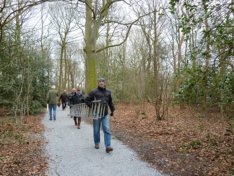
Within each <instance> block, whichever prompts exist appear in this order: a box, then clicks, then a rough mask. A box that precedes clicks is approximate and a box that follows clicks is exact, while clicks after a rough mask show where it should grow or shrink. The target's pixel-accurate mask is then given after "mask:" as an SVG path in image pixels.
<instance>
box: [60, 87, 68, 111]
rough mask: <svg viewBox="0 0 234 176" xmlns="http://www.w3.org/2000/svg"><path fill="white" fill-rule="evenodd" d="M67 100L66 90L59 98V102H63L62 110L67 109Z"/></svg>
mask: <svg viewBox="0 0 234 176" xmlns="http://www.w3.org/2000/svg"><path fill="white" fill-rule="evenodd" d="M67 100H68V96H67V90H64V91H63V93H62V94H61V95H60V97H59V101H61V102H62V110H64V109H66V106H67Z"/></svg>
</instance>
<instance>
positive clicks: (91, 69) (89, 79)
mask: <svg viewBox="0 0 234 176" xmlns="http://www.w3.org/2000/svg"><path fill="white" fill-rule="evenodd" d="M90 7H92V0H87V1H86V22H85V48H84V51H85V78H86V81H85V87H86V91H87V92H90V91H91V90H92V89H93V88H94V87H96V82H97V73H96V53H95V49H96V47H95V46H96V39H97V36H96V35H95V33H94V31H93V29H95V27H96V26H94V24H93V20H94V19H92V10H91V9H90ZM95 30H98V29H95Z"/></svg>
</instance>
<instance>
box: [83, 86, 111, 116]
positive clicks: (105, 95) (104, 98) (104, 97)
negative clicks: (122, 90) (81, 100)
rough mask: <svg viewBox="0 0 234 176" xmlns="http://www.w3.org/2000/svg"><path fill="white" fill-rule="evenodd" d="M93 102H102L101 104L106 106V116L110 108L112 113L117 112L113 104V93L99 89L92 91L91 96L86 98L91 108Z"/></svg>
mask: <svg viewBox="0 0 234 176" xmlns="http://www.w3.org/2000/svg"><path fill="white" fill-rule="evenodd" d="M93 100H101V103H102V104H103V105H104V106H105V113H104V115H107V114H108V106H109V107H110V110H111V112H114V111H115V107H114V104H113V102H112V97H111V91H110V90H108V89H106V88H102V87H98V88H96V89H94V90H92V91H91V92H90V93H89V95H88V96H87V97H86V98H85V103H86V105H87V106H89V107H91V104H92V101H93Z"/></svg>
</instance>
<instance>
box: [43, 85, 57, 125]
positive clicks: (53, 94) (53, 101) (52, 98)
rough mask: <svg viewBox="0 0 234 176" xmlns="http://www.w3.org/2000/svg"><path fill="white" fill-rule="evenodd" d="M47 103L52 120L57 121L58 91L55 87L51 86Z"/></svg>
mask: <svg viewBox="0 0 234 176" xmlns="http://www.w3.org/2000/svg"><path fill="white" fill-rule="evenodd" d="M46 102H47V104H49V115H50V120H52V119H54V120H56V108H57V103H58V91H57V90H55V85H52V86H51V89H50V90H49V91H48V93H47V96H46Z"/></svg>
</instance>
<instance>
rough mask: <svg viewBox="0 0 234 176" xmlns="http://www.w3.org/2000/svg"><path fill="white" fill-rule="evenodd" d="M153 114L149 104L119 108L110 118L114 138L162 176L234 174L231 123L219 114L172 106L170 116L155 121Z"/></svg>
mask: <svg viewBox="0 0 234 176" xmlns="http://www.w3.org/2000/svg"><path fill="white" fill-rule="evenodd" d="M140 107H141V108H140ZM140 109H144V112H142V111H141V110H140ZM154 112H155V111H154V107H153V106H151V105H149V104H145V105H144V107H142V106H139V105H133V104H131V105H129V104H121V105H118V106H117V110H116V112H115V117H114V118H112V119H111V122H112V123H111V125H112V126H111V129H112V132H113V135H114V136H115V137H117V138H118V139H119V140H121V141H123V142H124V143H125V144H127V145H128V146H129V147H131V148H132V149H134V150H135V151H136V152H137V153H138V155H139V156H140V157H141V158H142V159H143V160H145V161H147V162H149V163H151V164H152V165H153V167H155V168H157V169H158V170H160V171H162V172H163V173H169V174H172V175H180V176H192V175H199V176H202V175H204V176H207V175H209V176H211V175H212V176H214V175H215V176H218V175H219V176H221V175H222V176H224V175H225V176H233V175H234V121H233V120H230V119H227V118H225V117H222V115H221V114H220V113H215V112H209V113H202V112H201V111H198V110H196V109H192V108H188V107H187V108H183V109H181V108H179V107H171V108H170V109H169V117H168V118H167V119H165V120H161V121H158V120H156V117H155V113H154Z"/></svg>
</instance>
